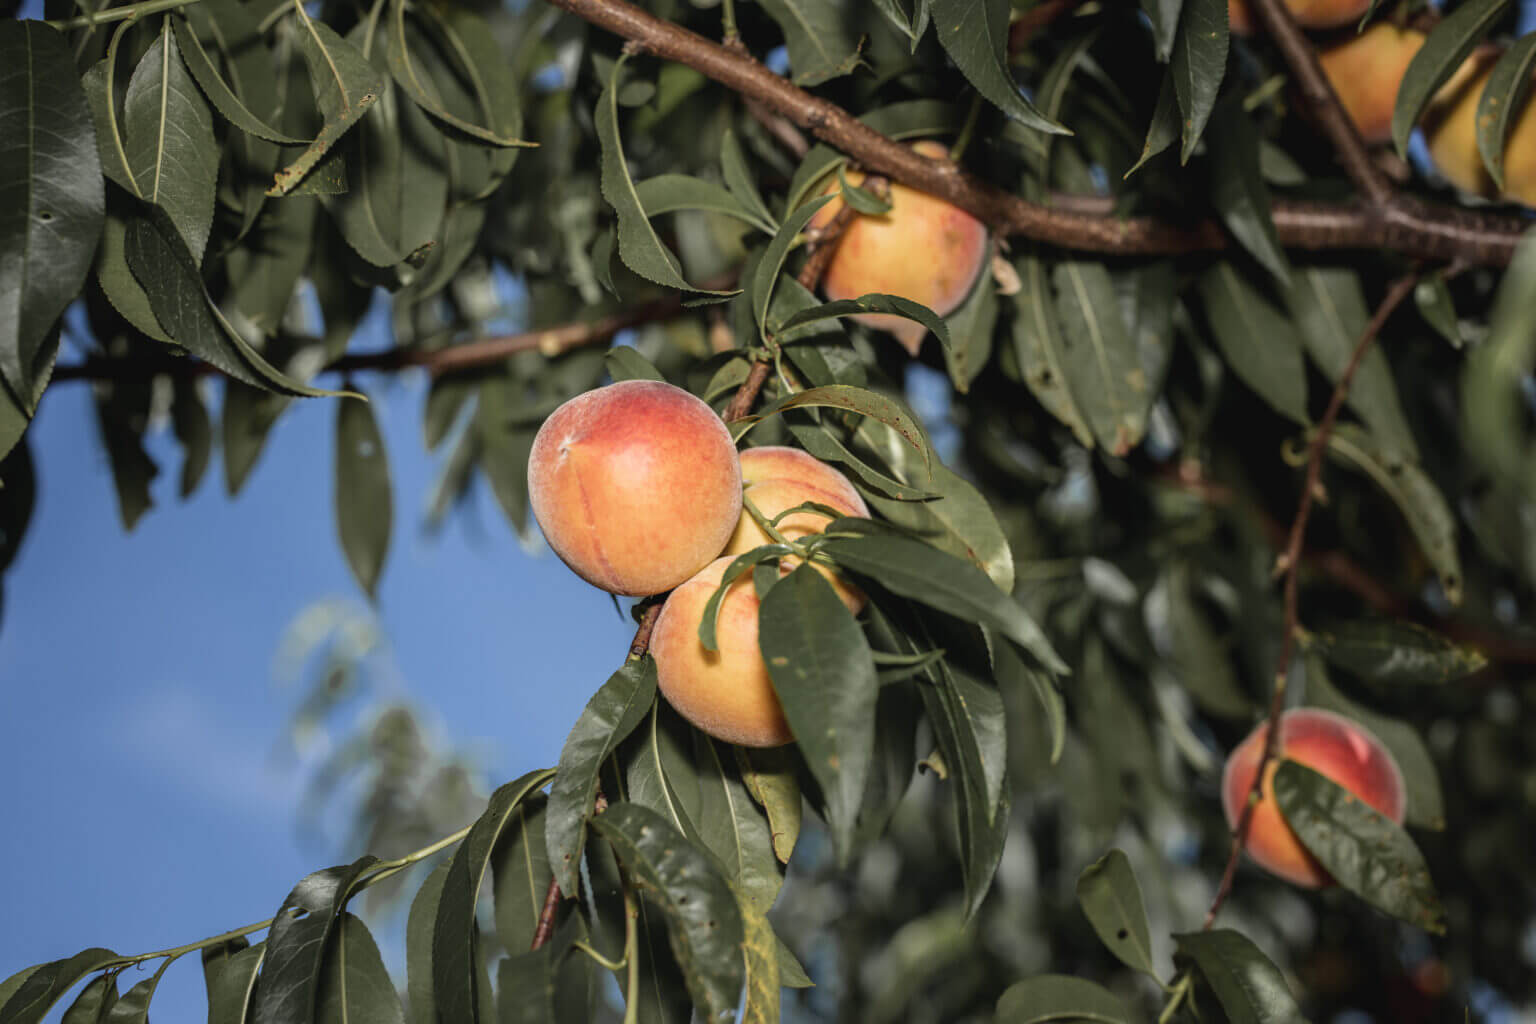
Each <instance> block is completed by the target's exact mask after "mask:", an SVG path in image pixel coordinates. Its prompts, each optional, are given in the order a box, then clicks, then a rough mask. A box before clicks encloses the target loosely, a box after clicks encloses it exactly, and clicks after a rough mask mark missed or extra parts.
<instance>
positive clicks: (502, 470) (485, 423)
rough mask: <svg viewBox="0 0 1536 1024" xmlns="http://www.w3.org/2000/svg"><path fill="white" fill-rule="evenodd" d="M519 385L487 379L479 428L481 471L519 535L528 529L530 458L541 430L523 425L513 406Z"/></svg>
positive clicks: (482, 391)
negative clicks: (518, 419)
mask: <svg viewBox="0 0 1536 1024" xmlns="http://www.w3.org/2000/svg"><path fill="white" fill-rule="evenodd" d="M519 387H520V384H519V382H517V381H515V380H513V379H510V378H505V377H487V378H486V379H485V380H484V381H482V382H481V384H480V401H479V404H478V405H477V407H476V410H475V425H476V427H477V428H478V433H479V437H480V470H481V472H483V473H484V474H485V478H486V479H487V480H488V481H490V484H491V491H492V492H493V493H494V494H495V495H496V502H497V504H499V505H500V506H501V511H502V513H503V514H504V515H505V516H506V517H507V521H508V522H510V523H511V524H512V527H513V529H515V530H517V532H518V534H519V535H522V534H523V533H525V532H526V531H527V529H528V455H529V453H530V452H531V451H532V450H533V437H534V434H535V433H537V429H536V428H535V427H534V426H532V425H530V424H527V423H519V422H518V421H517V419H516V417H515V415H514V413H515V411H516V410H515V407H514V406H513V403H516V402H517V401H518V394H517V392H518V388H519Z"/></svg>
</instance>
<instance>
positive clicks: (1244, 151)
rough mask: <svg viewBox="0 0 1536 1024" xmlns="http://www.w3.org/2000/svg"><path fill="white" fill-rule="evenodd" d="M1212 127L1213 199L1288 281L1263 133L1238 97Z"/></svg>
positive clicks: (1246, 244)
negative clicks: (1263, 158) (1263, 157)
mask: <svg viewBox="0 0 1536 1024" xmlns="http://www.w3.org/2000/svg"><path fill="white" fill-rule="evenodd" d="M1192 2H1198V0H1192ZM1211 128H1212V131H1211V136H1210V139H1209V140H1208V142H1207V144H1208V145H1209V147H1210V150H1211V203H1212V204H1213V205H1214V206H1215V207H1216V212H1217V213H1218V214H1220V215H1221V219H1222V222H1223V223H1224V224H1226V226H1227V230H1228V231H1230V232H1232V236H1233V237H1234V238H1236V239H1237V241H1238V244H1239V245H1241V246H1242V247H1243V248H1244V249H1246V250H1247V251H1248V253H1249V254H1250V255H1251V256H1253V258H1254V259H1256V260H1258V261H1259V264H1260V265H1261V266H1263V268H1264V269H1265V270H1267V271H1269V272H1270V273H1271V274H1273V275H1274V276H1275V279H1276V280H1277V281H1279V282H1281V283H1282V284H1283V283H1284V282H1286V281H1287V280H1289V278H1290V276H1291V268H1290V263H1289V261H1288V260H1287V259H1286V258H1285V250H1284V249H1282V248H1280V236H1279V234H1278V233H1277V232H1276V231H1275V220H1274V217H1273V216H1272V215H1271V213H1270V199H1269V186H1267V185H1265V184H1264V178H1263V176H1262V175H1261V174H1260V173H1259V133H1258V131H1257V130H1256V129H1255V128H1254V126H1253V121H1252V120H1250V119H1249V117H1248V114H1247V113H1246V112H1245V111H1244V110H1243V105H1242V103H1241V102H1239V101H1238V99H1237V98H1234V99H1232V100H1230V101H1228V102H1226V103H1223V104H1221V105H1220V106H1218V107H1217V108H1216V110H1215V112H1214V113H1213V114H1212V115H1211Z"/></svg>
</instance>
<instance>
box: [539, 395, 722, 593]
mask: <svg viewBox="0 0 1536 1024" xmlns="http://www.w3.org/2000/svg"><path fill="white" fill-rule="evenodd" d="M528 496H529V504H530V505H531V506H532V507H533V515H534V518H535V519H537V520H538V523H539V527H540V529H542V530H543V531H544V537H545V539H546V540H548V541H549V546H550V547H551V548H552V549H554V552H555V554H557V555H559V556H560V558H561V560H562V561H564V562H565V564H566V565H568V566H570V567H571V570H572V571H573V572H575V573H576V575H578V576H580V577H581V578H582V579H584V580H586V581H587V582H589V583H591V584H593V585H595V586H598V587H601V588H602V589H604V590H606V591H608V592H609V593H613V594H627V595H631V596H639V595H643V594H659V593H661V592H662V591H664V590H670V589H671V588H672V587H675V586H677V585H678V584H679V583H681V582H683V581H684V580H686V579H688V577H690V576H692V575H693V574H694V573H696V572H698V571H699V570H700V569H702V568H703V567H704V566H706V565H708V564H709V562H710V560H711V559H713V558H715V557H716V556H717V555H719V554H720V550H721V549H722V548H723V547H724V546H725V543H726V541H728V540H729V539H730V537H731V533H732V531H733V530H735V529H736V522H737V519H738V518H739V517H740V516H741V463H740V460H739V459H738V458H737V455H736V446H735V444H734V443H733V442H732V440H731V435H730V431H728V430H727V429H726V427H725V424H724V423H722V422H721V420H720V417H718V416H716V415H715V413H714V411H713V410H712V409H710V407H709V406H708V405H705V404H704V403H703V402H702V401H700V400H699V399H697V398H695V397H694V396H693V395H691V394H689V393H688V392H686V391H684V390H683V389H682V388H677V387H673V386H672V385H671V384H664V383H662V382H660V381H642V380H631V381H623V382H621V383H618V384H612V385H609V386H608V387H605V388H597V389H595V390H593V391H588V392H586V393H585V394H581V395H577V396H576V397H575V398H573V399H571V400H570V401H569V402H566V403H565V404H564V405H562V406H560V408H558V409H556V410H555V411H554V413H552V414H551V415H550V417H549V418H548V419H547V420H545V421H544V425H543V426H542V427H540V428H539V432H538V434H537V435H536V436H535V437H534V439H533V449H532V452H531V453H530V455H529V458H528Z"/></svg>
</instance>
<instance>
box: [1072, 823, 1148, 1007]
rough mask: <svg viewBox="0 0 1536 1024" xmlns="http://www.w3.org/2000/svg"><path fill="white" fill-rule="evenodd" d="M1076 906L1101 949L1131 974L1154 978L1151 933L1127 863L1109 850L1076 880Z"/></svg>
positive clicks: (1123, 856)
mask: <svg viewBox="0 0 1536 1024" xmlns="http://www.w3.org/2000/svg"><path fill="white" fill-rule="evenodd" d="M1077 903H1078V906H1080V907H1082V908H1083V914H1084V916H1086V917H1087V918H1088V923H1089V924H1091V925H1093V930H1094V931H1095V932H1096V933H1098V936H1099V941H1100V942H1102V943H1104V948H1106V949H1108V950H1109V951H1110V952H1111V953H1113V954H1114V955H1115V956H1116V957H1117V958H1118V959H1119V960H1120V962H1121V963H1123V964H1125V966H1127V967H1129V968H1130V969H1131V970H1133V971H1140V972H1141V973H1143V974H1146V975H1148V976H1150V977H1153V978H1156V977H1158V973H1157V968H1156V966H1155V965H1154V964H1153V963H1152V929H1151V926H1150V925H1148V924H1147V908H1146V904H1145V903H1143V902H1142V898H1141V886H1140V885H1138V884H1137V882H1136V873H1135V872H1134V871H1132V870H1131V862H1130V859H1129V858H1128V857H1126V855H1125V854H1124V853H1122V852H1121V851H1120V850H1110V851H1109V852H1108V853H1106V854H1105V855H1104V856H1102V857H1100V858H1099V859H1098V860H1096V861H1094V862H1093V863H1092V864H1090V865H1088V867H1086V868H1084V869H1083V873H1082V874H1080V875H1078V876H1077Z"/></svg>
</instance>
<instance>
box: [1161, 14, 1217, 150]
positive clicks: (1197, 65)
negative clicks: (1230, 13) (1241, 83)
mask: <svg viewBox="0 0 1536 1024" xmlns="http://www.w3.org/2000/svg"><path fill="white" fill-rule="evenodd" d="M1231 42H1232V39H1231V29H1230V28H1229V27H1228V25H1227V0H1184V9H1183V11H1182V12H1181V13H1180V14H1179V31H1178V35H1177V36H1175V37H1174V41H1173V60H1172V61H1171V62H1170V63H1169V65H1168V70H1169V71H1170V72H1171V73H1172V75H1173V92H1174V95H1175V96H1176V97H1177V98H1178V101H1179V110H1180V111H1181V112H1182V113H1183V115H1184V122H1183V127H1182V135H1183V139H1184V143H1183V146H1182V147H1181V148H1180V150H1179V162H1180V163H1189V158H1190V156H1191V155H1192V154H1193V153H1194V152H1195V144H1196V143H1198V142H1199V141H1200V136H1201V135H1202V134H1203V133H1204V132H1205V124H1206V122H1207V121H1209V120H1210V117H1211V112H1212V111H1214V110H1215V109H1216V97H1217V94H1218V93H1219V92H1220V91H1221V81H1222V79H1223V78H1225V77H1226V73H1227V49H1228V47H1229V46H1230V45H1231Z"/></svg>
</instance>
